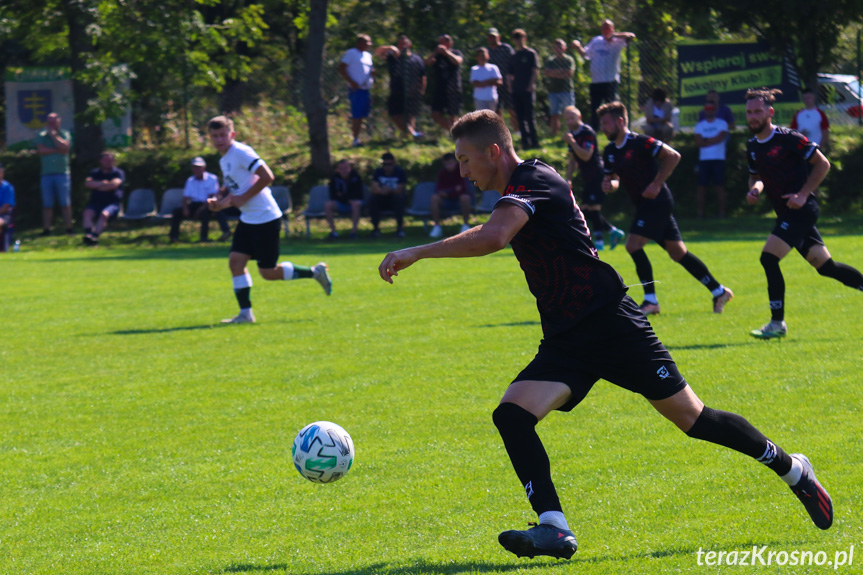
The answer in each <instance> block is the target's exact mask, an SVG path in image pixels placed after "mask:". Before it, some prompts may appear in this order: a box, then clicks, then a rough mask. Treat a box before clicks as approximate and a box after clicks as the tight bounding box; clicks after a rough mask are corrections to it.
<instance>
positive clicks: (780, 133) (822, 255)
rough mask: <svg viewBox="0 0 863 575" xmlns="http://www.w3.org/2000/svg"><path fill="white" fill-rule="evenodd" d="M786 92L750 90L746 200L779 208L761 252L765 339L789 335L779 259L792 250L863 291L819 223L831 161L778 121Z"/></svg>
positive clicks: (761, 333)
mask: <svg viewBox="0 0 863 575" xmlns="http://www.w3.org/2000/svg"><path fill="white" fill-rule="evenodd" d="M781 93H782V92H781V91H779V90H770V89H767V88H761V89H753V90H748V91H747V92H746V122H747V123H748V124H749V129H750V130H751V131H752V133H753V134H754V137H753V138H752V139H750V140H749V142H747V144H746V158H747V159H748V161H749V193H748V194H747V196H746V201H747V202H749V203H750V204H755V203H757V202H758V198H759V197H760V196H761V194H762V193H765V194H766V195H767V199H769V200H770V203H771V204H773V210H774V211H775V212H776V225H775V226H774V227H773V231H772V232H771V234H770V236H769V237H768V238H767V242H766V243H765V244H764V249H763V251H762V252H761V265H762V266H763V267H764V273H765V274H767V295H768V297H769V299H770V316H771V317H770V322H769V323H767V324H766V325H764V326H763V327H762V328H761V329H756V330H752V332H751V333H752V335H753V336H754V337H757V338H760V339H770V338H775V337H783V336H784V335H785V334H786V333H788V327H787V326H786V325H785V278H784V277H783V276H782V271H781V270H780V269H779V262H780V260H782V258H784V257H785V256H786V255H787V254H788V252H790V251H791V248H794V249H796V250H797V251H798V252H799V253H800V255H801V256H803V257H804V258H806V261H807V262H809V263H810V265H812V267H814V268H815V269H816V270H818V273H819V274H821V275H822V276H825V277H829V278H833V279H835V280H838V281H840V282H842V283H843V284H845V285H846V286H848V287H851V288H854V289H857V290H863V275H861V274H860V272H859V271H857V270H856V269H855V268H852V267H851V266H848V265H845V264H842V263H838V262H835V261H833V258H832V257H831V256H830V252H828V251H827V247H826V246H825V245H824V241H823V240H822V239H821V234H820V233H818V229H817V228H816V227H815V223H816V222H817V221H818V201H817V200H816V199H815V195H814V194H815V190H816V189H817V188H818V185H819V184H820V183H821V181H822V180H823V179H824V176H826V175H827V171H828V170H829V169H830V162H829V161H828V160H827V158H825V157H824V155H823V154H822V153H821V151H820V150H819V149H818V146H817V145H816V144H815V143H813V142H810V141H809V140H808V139H806V136H804V135H803V134H800V133H798V132H795V131H793V130H789V129H787V128H782V127H778V126H774V125H773V120H772V118H773V102H775V101H776V95H777V94H781Z"/></svg>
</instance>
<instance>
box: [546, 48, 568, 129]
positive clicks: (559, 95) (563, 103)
mask: <svg viewBox="0 0 863 575" xmlns="http://www.w3.org/2000/svg"><path fill="white" fill-rule="evenodd" d="M551 48H552V50H553V51H554V55H553V56H550V57H549V58H548V60H546V61H545V68H543V71H542V74H543V75H544V76H545V79H546V87H547V88H548V109H549V110H548V111H549V116H550V117H549V126H550V127H551V135H552V137H557V131H558V130H559V129H560V116H561V114H563V110H564V108H566V107H567V106H575V92H574V89H573V85H572V76H573V74H575V59H573V57H572V56H570V55H569V54H567V53H566V42H565V41H564V40H563V39H562V38H558V39H556V40H555V41H554V43H553V44H552V45H551Z"/></svg>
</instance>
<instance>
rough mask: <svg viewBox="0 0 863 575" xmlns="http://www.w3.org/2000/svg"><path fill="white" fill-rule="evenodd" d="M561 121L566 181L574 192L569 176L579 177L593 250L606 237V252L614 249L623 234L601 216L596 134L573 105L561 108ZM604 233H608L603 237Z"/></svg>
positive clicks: (600, 186) (599, 161)
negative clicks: (567, 151)
mask: <svg viewBox="0 0 863 575" xmlns="http://www.w3.org/2000/svg"><path fill="white" fill-rule="evenodd" d="M563 119H564V121H565V122H566V126H567V128H569V131H568V132H566V133H565V134H564V135H563V141H564V142H566V145H567V146H568V147H569V162H567V165H566V179H567V180H568V181H569V182H570V185H571V186H572V189H573V190H575V189H576V185H575V179H574V178H573V177H572V176H573V174H574V173H575V171H576V169H577V170H578V173H579V174H581V183H582V189H583V191H584V192H583V194H582V196H581V197H582V202H581V211H582V212H583V213H584V218H585V219H586V220H587V225H588V227H589V228H590V232H591V238H592V239H593V245H594V246H596V249H597V250H602V249H603V248H604V247H605V241H604V240H605V238H606V237H607V238H608V247H609V249H612V250H613V249H614V248H616V247H617V244H619V243H620V240H622V239H623V237H624V236H625V235H626V234H625V233H623V230H620V229H618V228H616V227H614V225H612V223H611V222H609V221H608V220H606V219H605V217H604V216H603V215H602V211H601V210H602V204H603V202H605V192H603V191H602V179H603V178H604V177H605V174H604V173H603V171H602V156H601V155H600V153H599V146H598V145H597V142H596V132H594V131H593V128H591V127H590V126H588V125H587V124H585V123H584V122H583V121H582V119H581V110H579V109H578V108H576V107H575V106H567V107H566V108H564V109H563ZM605 234H608V236H606V235H605Z"/></svg>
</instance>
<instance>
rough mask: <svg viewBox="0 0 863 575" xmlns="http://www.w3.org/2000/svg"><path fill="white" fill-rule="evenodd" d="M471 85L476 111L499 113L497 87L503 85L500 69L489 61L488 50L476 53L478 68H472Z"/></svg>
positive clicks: (480, 49) (480, 50) (481, 49)
mask: <svg viewBox="0 0 863 575" xmlns="http://www.w3.org/2000/svg"><path fill="white" fill-rule="evenodd" d="M470 83H471V84H472V85H473V106H474V109H476V110H492V111H497V104H498V91H497V87H498V86H500V85H501V84H503V75H501V73H500V69H499V68H498V67H497V66H495V65H494V64H490V63H489V61H488V50H487V49H486V48H479V49H478V50H477V51H476V66H471V69H470Z"/></svg>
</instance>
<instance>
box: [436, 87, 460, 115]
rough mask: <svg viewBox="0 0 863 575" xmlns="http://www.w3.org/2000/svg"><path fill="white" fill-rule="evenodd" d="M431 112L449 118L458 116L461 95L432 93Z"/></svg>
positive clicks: (441, 92) (440, 92)
mask: <svg viewBox="0 0 863 575" xmlns="http://www.w3.org/2000/svg"><path fill="white" fill-rule="evenodd" d="M431 109H432V112H440V113H441V114H446V115H449V116H458V115H460V113H461V94H459V93H455V94H453V93H452V92H450V91H448V90H447V91H437V92H435V93H434V97H433V98H432V105H431Z"/></svg>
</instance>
